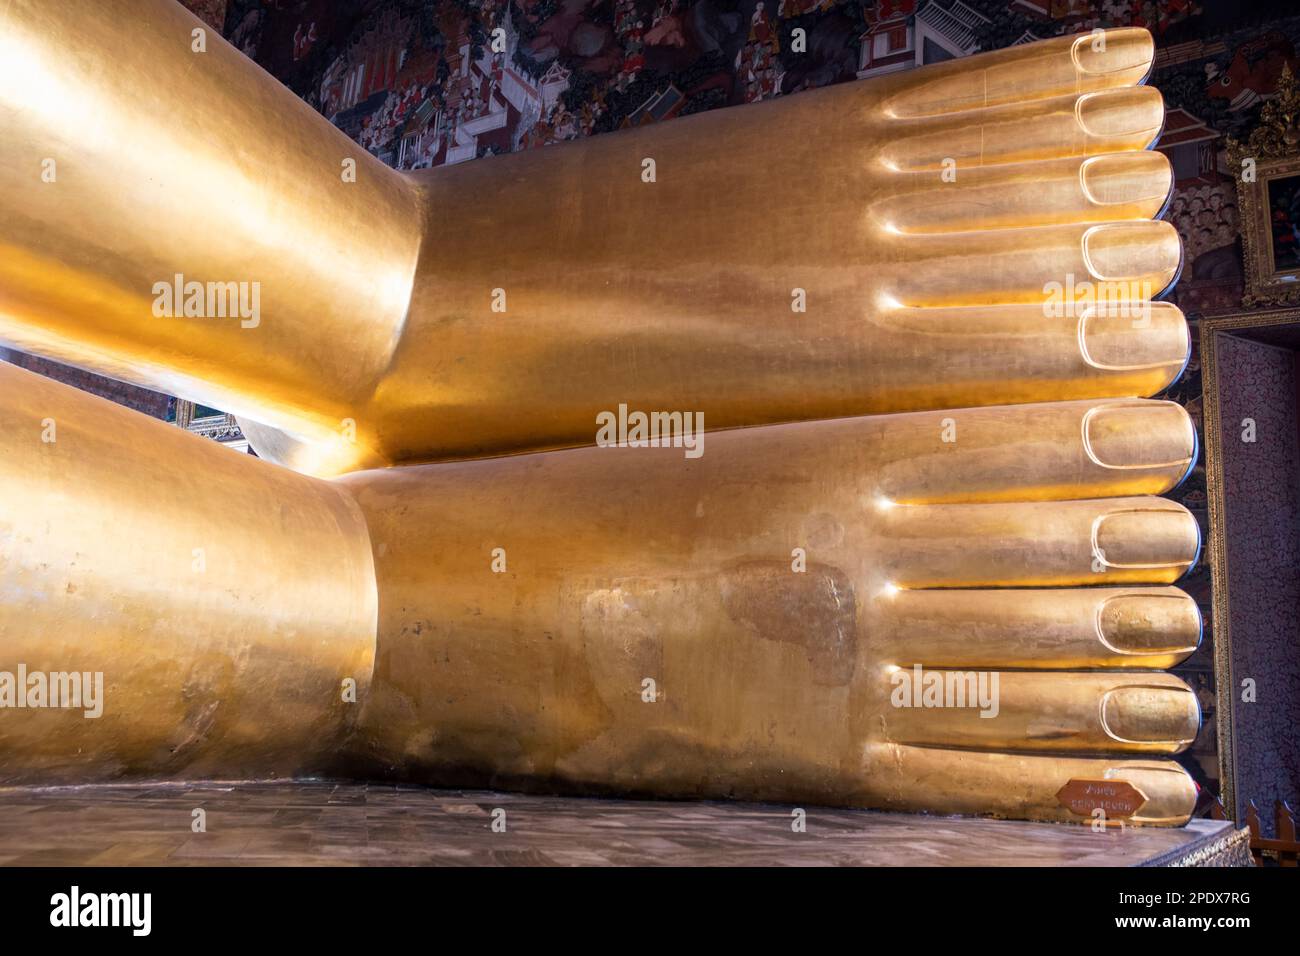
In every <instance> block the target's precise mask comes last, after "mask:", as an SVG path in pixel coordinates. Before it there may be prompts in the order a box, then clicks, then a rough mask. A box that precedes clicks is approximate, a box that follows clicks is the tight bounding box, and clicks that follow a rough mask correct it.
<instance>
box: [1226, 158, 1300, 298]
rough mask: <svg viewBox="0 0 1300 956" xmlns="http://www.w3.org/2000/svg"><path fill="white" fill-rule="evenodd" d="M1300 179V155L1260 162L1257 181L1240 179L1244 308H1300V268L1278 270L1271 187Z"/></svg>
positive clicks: (1254, 178)
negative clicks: (1270, 201) (1251, 306)
mask: <svg viewBox="0 0 1300 956" xmlns="http://www.w3.org/2000/svg"><path fill="white" fill-rule="evenodd" d="M1288 178H1300V152H1298V153H1296V155H1294V156H1283V157H1278V158H1274V159H1260V160H1258V161H1257V162H1256V165H1255V170H1254V177H1253V181H1251V182H1245V181H1244V180H1243V179H1242V178H1241V177H1238V178H1237V209H1238V212H1239V213H1240V215H1241V243H1242V254H1243V257H1244V259H1245V267H1246V274H1245V279H1246V291H1245V294H1244V295H1243V296H1242V303H1243V304H1244V305H1248V306H1249V305H1263V306H1290V305H1300V265H1297V266H1296V268H1294V269H1281V270H1278V269H1275V268H1274V264H1275V260H1274V252H1273V229H1272V223H1271V222H1270V215H1269V209H1270V206H1269V199H1268V190H1269V184H1270V183H1272V182H1275V181H1277V180H1279V179H1288Z"/></svg>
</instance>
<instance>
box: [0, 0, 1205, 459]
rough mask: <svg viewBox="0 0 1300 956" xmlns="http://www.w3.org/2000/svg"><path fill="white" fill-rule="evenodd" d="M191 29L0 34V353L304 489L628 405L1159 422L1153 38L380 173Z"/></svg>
mask: <svg viewBox="0 0 1300 956" xmlns="http://www.w3.org/2000/svg"><path fill="white" fill-rule="evenodd" d="M142 9H147V10H148V16H149V19H148V28H147V29H142V28H141V25H140V18H141V16H142V12H141V11H142ZM196 25H198V21H197V20H195V19H194V18H193V17H192V16H190V15H189V14H188V13H186V12H185V11H184V10H182V9H180V8H179V6H178V5H176V4H174V3H170V2H167V0H148V2H145V3H143V4H142V3H141V0H131V2H129V3H128V2H126V0H97V2H95V3H86V2H65V3H60V4H54V5H51V4H46V3H40V2H36V0H16V2H12V3H8V4H5V5H4V7H3V10H0V62H6V63H9V64H10V65H11V66H10V68H9V69H7V70H4V71H2V72H0V104H3V107H4V108H3V109H0V138H3V139H4V140H5V142H6V144H7V149H8V151H9V154H10V159H9V160H8V161H7V162H6V163H5V165H4V168H3V169H0V220H3V221H4V223H5V226H4V229H3V231H2V232H0V244H2V245H0V294H2V295H3V298H2V299H0V337H3V338H4V339H6V340H7V341H9V342H11V343H13V344H16V345H17V346H19V347H21V348H25V349H28V350H32V351H36V352H40V353H43V354H46V355H49V356H51V357H54V358H57V359H62V360H64V361H70V362H72V363H73V364H77V365H82V366H85V367H88V368H92V369H95V370H98V371H101V372H104V373H106V374H109V375H114V376H118V377H121V378H126V379H129V380H133V381H136V382H139V383H141V384H145V385H149V386H152V387H154V388H159V389H162V390H165V391H168V392H173V393H179V394H181V395H184V396H185V397H188V398H193V399H196V400H198V401H201V402H203V403H205V404H209V405H214V406H216V407H219V408H223V409H228V410H231V411H234V412H236V413H237V414H239V415H240V416H241V420H246V431H247V433H248V434H249V436H250V438H251V439H252V441H253V443H254V445H255V446H256V447H257V448H258V449H259V451H260V452H261V453H262V454H264V456H266V457H270V458H273V459H275V460H278V461H281V462H283V463H286V464H289V465H291V466H292V467H294V468H296V469H298V470H301V471H305V472H309V473H314V474H322V475H328V474H337V473H340V472H345V471H348V470H353V469H357V468H361V467H369V466H375V465H386V464H392V463H399V462H404V461H422V460H430V459H442V458H457V457H474V456H484V455H492V454H499V453H502V452H510V451H520V450H527V449H536V448H549V447H562V446H570V445H584V444H590V443H591V442H592V441H593V436H594V434H595V431H596V416H597V415H599V414H600V413H602V412H605V411H609V410H612V409H614V408H616V407H617V405H618V404H619V403H627V404H628V405H629V406H630V407H632V408H640V409H646V410H658V409H663V410H670V409H674V410H689V411H692V412H697V413H702V414H703V416H704V421H705V425H706V427H709V428H724V427H731V426H743V425H755V424H764V423H771V422H781V421H795V420H807V419H817V418H828V417H837V416H844V415H855V414H865V413H877V412H894V411H907V410H916V409H923V408H945V407H963V406H970V405H985V404H1002V403H1012V402H1025V401H1044V400H1051V399H1081V398H1101V397H1111V396H1131V395H1151V394H1154V393H1155V392H1157V391H1158V390H1159V389H1161V388H1162V387H1164V386H1165V385H1166V384H1168V383H1169V381H1171V380H1172V379H1173V378H1174V377H1175V376H1176V375H1177V374H1178V372H1179V370H1180V369H1181V367H1182V365H1183V364H1184V362H1185V360H1186V357H1187V355H1188V352H1189V344H1188V335H1187V330H1186V324H1185V322H1184V321H1183V318H1182V316H1181V315H1180V314H1179V313H1178V311H1177V310H1176V309H1174V308H1173V307H1172V306H1163V307H1159V308H1157V309H1155V310H1153V312H1152V313H1151V314H1149V315H1148V313H1147V311H1146V309H1145V305H1146V303H1148V302H1149V300H1150V299H1151V298H1152V297H1154V296H1156V295H1158V294H1159V293H1160V292H1161V291H1162V290H1163V289H1164V288H1165V287H1166V286H1167V285H1168V284H1169V283H1170V282H1171V281H1173V279H1174V277H1175V276H1176V274H1177V272H1178V268H1179V264H1180V256H1181V251H1180V247H1179V242H1178V238H1177V236H1176V234H1175V232H1174V230H1173V228H1172V227H1170V226H1169V225H1168V224H1167V223H1163V222H1151V221H1148V220H1150V219H1151V217H1153V216H1156V215H1158V214H1159V212H1160V210H1161V208H1162V206H1163V204H1164V202H1165V199H1166V197H1167V195H1168V193H1169V190H1170V187H1171V182H1172V179H1171V173H1170V168H1169V164H1168V162H1167V161H1166V160H1165V158H1164V157H1163V155H1161V154H1159V153H1153V152H1147V151H1146V150H1147V148H1148V147H1149V146H1151V144H1152V142H1153V141H1154V140H1155V138H1156V136H1157V134H1158V133H1159V131H1160V128H1161V125H1162V122H1163V116H1164V108H1163V104H1162V101H1161V97H1160V94H1159V93H1158V92H1157V91H1155V90H1153V89H1150V88H1147V87H1143V86H1140V85H1138V84H1139V83H1141V81H1142V80H1143V79H1144V78H1145V76H1146V74H1147V72H1148V70H1149V69H1150V66H1151V62H1152V57H1153V54H1154V46H1153V43H1152V40H1151V37H1150V35H1149V34H1148V33H1147V32H1146V31H1144V30H1140V29H1121V30H1113V31H1109V32H1107V33H1105V34H1102V35H1084V36H1079V37H1064V38H1059V39H1055V40H1049V41H1045V42H1043V43H1038V44H1032V45H1026V46H1019V47H1014V48H1011V49H1008V50H1003V51H1000V52H996V53H991V54H987V55H984V56H977V57H971V58H969V59H963V60H960V61H954V62H951V63H946V64H941V65H938V66H935V67H927V68H925V69H921V70H916V71H911V72H907V73H903V74H898V75H893V76H889V77H885V78H881V79H877V80H872V81H869V82H862V83H850V84H845V85H841V86H836V87H832V88H827V89H823V90H818V91H813V92H808V93H801V94H799V95H798V96H792V97H789V98H785V99H781V100H777V101H773V102H771V103H765V104H760V105H757V106H753V107H748V108H745V109H734V110H722V111H715V112H711V113H708V114H701V115H698V116H693V117H689V118H685V119H680V120H674V121H673V122H672V123H667V124H663V125H661V126H654V127H648V128H645V129H641V130H636V131H632V132H626V133H617V134H613V135H608V136H601V137H595V138H593V139H590V140H587V141H583V142H581V143H575V144H572V145H565V146H560V147H555V148H547V149H544V150H540V151H534V152H529V153H523V154H515V155H510V156H501V157H494V158H491V159H487V160H483V161H478V162H473V163H468V164H465V165H463V166H457V167H451V168H442V169H438V170H433V171H426V172H421V173H416V174H411V175H404V174H399V173H396V172H394V171H392V170H390V169H388V168H386V167H384V166H382V164H380V163H378V162H377V161H375V160H373V159H372V158H371V157H369V156H368V155H367V154H365V153H364V152H362V151H360V150H359V149H358V147H357V146H356V145H355V144H353V143H352V142H351V141H349V140H347V139H346V137H344V136H343V135H342V134H340V133H339V132H338V131H337V130H335V129H334V128H333V127H332V126H330V124H329V123H327V122H326V121H325V120H324V119H323V118H321V117H320V116H318V115H316V114H315V113H314V112H313V111H311V110H310V109H309V108H308V107H307V106H305V105H304V104H303V103H302V102H300V101H299V100H298V99H297V98H296V97H294V96H293V94H292V93H290V92H289V91H287V90H285V89H284V88H282V87H281V86H280V85H279V84H278V83H277V82H276V81H275V80H274V79H272V78H271V77H269V76H267V75H266V74H264V73H262V72H261V71H260V70H258V69H257V68H256V67H255V66H253V65H252V64H251V63H250V62H249V61H248V60H247V59H246V58H244V57H243V56H242V55H241V54H239V53H238V52H237V51H235V50H234V49H233V48H231V47H230V46H228V45H227V44H225V43H224V41H221V40H220V39H219V38H216V37H209V38H208V46H207V49H206V51H205V52H203V53H196V52H194V50H193V49H192V40H191V30H192V28H193V27H195V26H196ZM142 90H148V91H150V92H149V95H148V96H144V95H142V93H141V91H142ZM70 110H73V111H75V112H76V114H77V115H78V116H83V115H87V114H88V115H89V116H90V117H92V123H93V128H92V129H90V130H89V131H88V133H87V134H86V135H79V136H77V137H76V138H75V140H68V139H66V137H65V133H66V130H67V128H68V118H69V115H70V113H69V111H70ZM46 160H51V161H53V162H54V163H55V167H54V169H55V170H56V171H57V175H56V176H55V177H54V178H53V179H51V180H50V181H47V182H43V181H41V176H42V172H43V171H44V170H48V169H49V168H50V167H48V165H47V164H46V163H45V161H46ZM227 283H230V284H231V285H227ZM177 289H179V292H177ZM187 290H191V291H193V290H197V292H196V293H195V296H197V297H195V296H192V295H191V291H187ZM232 290H233V291H232ZM254 291H256V292H257V297H256V301H254V296H253V294H252V293H253V292H254ZM245 292H247V293H248V294H247V295H245ZM164 300H165V301H164ZM236 301H237V302H238V307H236ZM1117 304H1118V305H1121V306H1122V305H1124V304H1128V305H1137V306H1139V307H1140V308H1139V309H1138V311H1139V312H1140V315H1138V316H1137V317H1136V318H1135V317H1134V315H1132V314H1131V310H1130V309H1128V308H1122V307H1121V308H1117ZM190 306H193V309H191V308H190ZM213 310H215V311H213ZM210 312H212V313H213V314H209V313H210ZM191 313H193V314H191ZM1135 323H1136V326H1137V327H1135ZM259 423H261V424H259Z"/></svg>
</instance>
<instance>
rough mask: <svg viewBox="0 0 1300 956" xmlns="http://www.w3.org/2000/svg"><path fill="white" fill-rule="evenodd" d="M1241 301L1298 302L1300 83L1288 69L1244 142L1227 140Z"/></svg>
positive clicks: (1281, 305)
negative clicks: (1236, 216) (1233, 180)
mask: <svg viewBox="0 0 1300 956" xmlns="http://www.w3.org/2000/svg"><path fill="white" fill-rule="evenodd" d="M1228 159H1229V164H1230V165H1231V167H1232V170H1233V173H1234V176H1235V178H1236V181H1237V206H1238V209H1239V210H1240V213H1241V239H1242V257H1243V260H1244V265H1245V276H1244V279H1245V288H1244V291H1243V295H1242V304H1243V305H1245V306H1247V307H1260V306H1263V307H1273V308H1284V307H1287V306H1294V305H1300V89H1298V88H1297V84H1296V78H1295V77H1294V76H1293V75H1292V74H1291V71H1290V70H1289V69H1286V70H1284V71H1283V73H1282V76H1281V78H1280V80H1279V82H1278V93H1277V96H1276V97H1275V98H1274V99H1272V100H1271V101H1269V102H1268V103H1266V104H1265V105H1264V107H1263V109H1262V110H1261V111H1260V120H1259V125H1258V126H1257V127H1256V128H1255V129H1254V130H1253V131H1252V132H1251V134H1250V137H1249V138H1248V139H1247V141H1246V142H1244V143H1242V142H1238V141H1236V140H1229V143H1228Z"/></svg>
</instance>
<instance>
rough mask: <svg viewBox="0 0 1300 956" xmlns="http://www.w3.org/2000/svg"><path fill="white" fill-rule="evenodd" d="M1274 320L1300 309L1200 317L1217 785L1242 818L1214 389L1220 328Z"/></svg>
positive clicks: (1295, 318)
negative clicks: (1238, 787) (1216, 735)
mask: <svg viewBox="0 0 1300 956" xmlns="http://www.w3.org/2000/svg"><path fill="white" fill-rule="evenodd" d="M1275 325H1300V309H1279V310H1275V311H1271V312H1247V313H1241V312H1234V313H1231V314H1226V315H1217V316H1211V317H1206V318H1202V319H1201V322H1200V352H1201V396H1202V431H1203V432H1204V441H1205V489H1206V499H1207V504H1208V508H1209V518H1210V529H1209V535H1208V540H1207V542H1206V547H1207V553H1208V555H1209V561H1210V579H1211V582H1212V586H1213V593H1212V596H1211V614H1212V618H1213V622H1214V684H1215V689H1214V697H1215V729H1216V732H1217V733H1218V737H1219V788H1220V794H1221V797H1222V802H1223V806H1224V808H1225V809H1226V811H1227V813H1228V816H1229V818H1230V819H1232V820H1234V821H1238V822H1240V815H1239V813H1238V807H1237V802H1236V801H1237V794H1236V763H1235V752H1236V746H1235V745H1236V741H1235V739H1234V736H1233V734H1234V728H1233V704H1234V701H1235V699H1236V682H1235V681H1234V680H1233V677H1232V625H1231V621H1230V619H1229V616H1228V613H1229V605H1228V556H1227V550H1226V542H1225V537H1224V521H1225V517H1226V514H1225V500H1224V494H1223V457H1222V443H1221V437H1222V432H1221V424H1222V423H1221V419H1220V409H1219V388H1218V384H1219V383H1218V341H1217V336H1218V335H1219V333H1228V332H1236V331H1241V330H1243V329H1255V328H1267V327H1269V326H1275Z"/></svg>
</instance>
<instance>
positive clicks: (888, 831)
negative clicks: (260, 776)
mask: <svg viewBox="0 0 1300 956" xmlns="http://www.w3.org/2000/svg"><path fill="white" fill-rule="evenodd" d="M195 809H202V810H203V811H204V813H205V815H206V821H205V822H206V827H207V831H206V832H203V833H196V832H193V830H192V821H193V820H194V819H195V814H194V812H193V811H194V810H195ZM498 809H499V810H504V811H505V816H504V820H505V832H494V830H493V828H492V823H493V820H494V819H499V818H500V816H501V815H500V814H494V811H496V810H498ZM791 822H792V817H791V809H790V808H789V807H785V806H768V805H760V804H740V803H687V802H682V803H673V802H663V801H633V800H590V799H570V798H561V797H538V796H522V795H519V794H506V793H494V792H488V791H465V792H460V791H445V790H429V789H423V788H418V787H407V786H400V787H399V786H385V785H376V784H334V783H328V782H316V781H309V782H295V783H238V784H228V783H202V784H189V783H186V784H154V785H131V786H122V785H113V786H94V787H58V788H48V789H47V788H41V789H35V788H7V789H0V864H3V865H9V866H51V865H54V866H76V865H89V866H130V865H145V866H203V865H209V866H210V865H226V866H230V865H234V866H248V865H260V866H267V865H269V866H294V865H308V866H321V865H324V866H340V865H342V866H347V865H452V866H476V865H506V866H533V865H542V866H573V865H593V866H601V865H643V866H658V865H673V866H700V865H704V866H708V865H730V866H751V865H759V866H769V865H778V866H779V865H795V866H907V865H912V866H1005V865H1022V866H1152V865H1156V866H1160V865H1202V864H1207V863H1208V864H1209V865H1225V864H1226V865H1234V864H1244V863H1247V862H1249V853H1248V851H1247V850H1246V848H1245V847H1246V844H1245V842H1244V838H1243V835H1244V834H1245V831H1244V830H1242V831H1234V830H1233V828H1232V825H1231V824H1229V823H1222V822H1218V821H1212V820H1194V821H1193V822H1192V823H1191V824H1189V825H1188V826H1187V827H1184V828H1181V829H1176V830H1171V829H1143V828H1128V829H1126V830H1124V831H1118V830H1114V831H1107V832H1105V833H1095V832H1093V831H1092V829H1091V828H1089V827H1087V826H1066V825H1059V824H1047V823H1019V822H1012V821H999V820H980V819H971V818H964V817H928V816H918V815H913V814H899V813H874V812H870V811H855V810H829V809H822V808H817V807H811V808H808V810H807V821H806V822H807V830H806V832H804V833H796V832H794V831H793V830H792V829H791Z"/></svg>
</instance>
